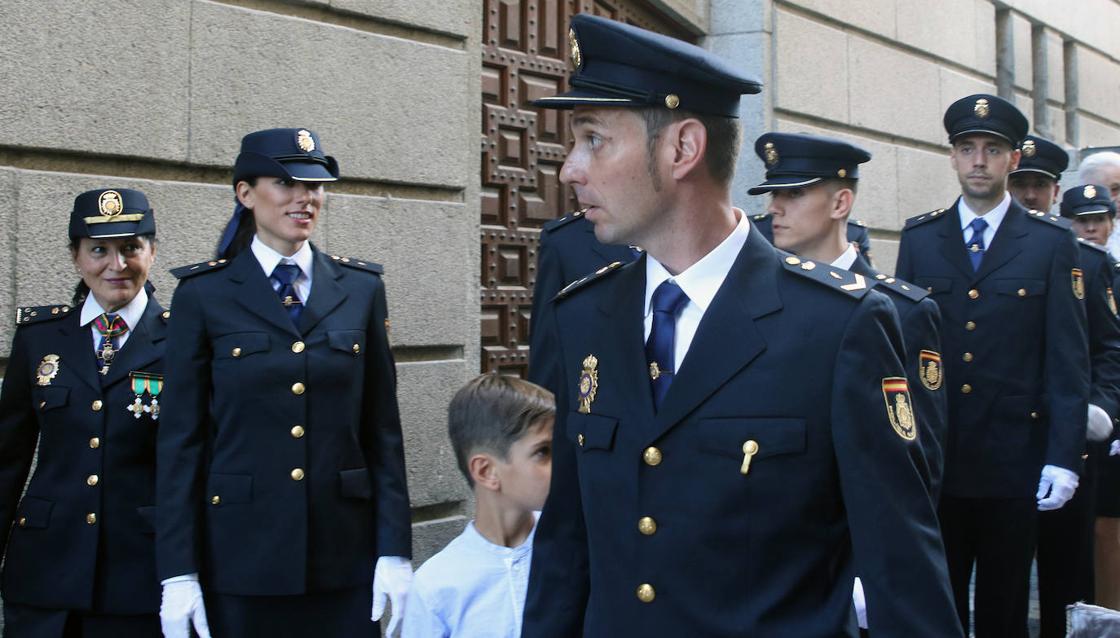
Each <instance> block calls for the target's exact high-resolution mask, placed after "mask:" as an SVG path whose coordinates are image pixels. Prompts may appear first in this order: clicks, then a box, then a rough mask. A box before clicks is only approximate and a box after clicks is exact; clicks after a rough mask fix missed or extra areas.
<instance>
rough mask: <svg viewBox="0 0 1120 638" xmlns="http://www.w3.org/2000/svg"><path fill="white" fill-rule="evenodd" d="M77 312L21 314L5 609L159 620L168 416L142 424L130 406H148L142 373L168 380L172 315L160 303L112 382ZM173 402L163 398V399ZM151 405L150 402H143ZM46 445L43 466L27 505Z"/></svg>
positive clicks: (6, 453)
mask: <svg viewBox="0 0 1120 638" xmlns="http://www.w3.org/2000/svg"><path fill="white" fill-rule="evenodd" d="M77 310H78V309H77V308H70V307H69V306H53V307H51V306H45V307H41V308H21V309H20V313H19V314H20V319H19V321H18V323H19V324H20V326H19V328H18V329H17V331H16V336H15V339H14V341H13V343H12V352H11V358H10V359H9V361H8V370H7V374H6V375H5V377H4V388H3V392H2V393H0V529H2V530H3V533H2V534H0V538H4V539H5V540H7V562H6V564H5V566H4V590H3V591H4V601H5V602H9V603H20V604H23V605H32V606H36V607H45V608H51V609H71V610H83V611H92V612H95V613H103V614H151V613H155V612H157V611H159V597H160V588H159V580H158V579H157V578H156V565H155V543H154V540H155V539H154V528H153V524H154V511H153V510H154V505H155V485H154V483H155V462H156V431H157V430H158V425H159V424H160V423H161V422H162V418H160V419H158V420H153V419H152V415H151V413H141V416H140V418H136V417H134V416H133V413H132V412H129V411H128V410H127V409H126V408H127V407H128V406H129V405H130V404H132V403H133V401H134V399H135V398H136V394H135V393H134V392H133V391H132V383H131V382H130V379H131V375H130V373H132V372H144V373H149V374H153V375H158V374H162V373H163V365H164V345H165V341H164V336H165V331H166V326H165V325H164V324H165V318H164V315H163V308H161V307H160V305H159V303H158V302H157V301H156V300H155V298H154V297H150V296H149V298H148V305H147V307H146V308H145V310H144V314H143V315H142V316H141V319H140V321H139V322H138V323H137V325H136V327H135V329H134V330H133V331H132V334H131V335H130V336H129V338H128V340H127V341H125V343H124V346H123V347H122V348H121V349H120V351H119V352H118V353H117V355H116V358H115V359H114V360H113V364H112V366H111V367H110V368H109V373H108V374H107V375H105V376H104V377H102V376H101V375H100V374H98V365H97V360H96V358H95V357H94V352H93V349H94V344H93V337H92V336H91V332H90V329H89V326H88V325H87V326H80V325H78V318H79V315H80V313H79V312H77ZM32 313H34V316H32ZM50 355H56V356H57V357H58V359H57V373H56V374H55V375H54V377H53V378H51V377H50V374H49V372H50V366H48V365H44V361H45V360H46V359H47V357H49V356H50ZM41 373H45V374H41ZM40 379H42V381H40ZM162 398H163V397H162V393H159V395H158V397H157V400H159V399H162ZM150 399H151V397H150V396H148V395H145V396H144V397H143V402H144V403H145V404H147V403H149V402H150ZM37 439H41V440H40V445H39V457H38V465H37V466H36V469H35V475H34V477H33V478H32V479H31V483H30V485H29V486H28V487H27V494H26V495H25V496H24V497H23V500H22V501H20V500H19V498H20V492H21V491H22V489H23V485H24V481H25V480H26V478H27V472H28V469H29V467H30V465H31V459H32V456H33V454H34V452H35V444H36V440H37ZM17 501H18V502H19V504H18V506H17ZM13 523H14V525H13ZM9 528H11V530H12V531H11V536H10V537H9V536H8V529H9ZM3 549H4V548H3V546H2V545H0V551H2V550H3Z"/></svg>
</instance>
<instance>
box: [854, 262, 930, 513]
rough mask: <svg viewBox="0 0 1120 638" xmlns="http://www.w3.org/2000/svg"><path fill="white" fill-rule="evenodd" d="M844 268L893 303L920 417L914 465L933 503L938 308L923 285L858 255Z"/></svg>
mask: <svg viewBox="0 0 1120 638" xmlns="http://www.w3.org/2000/svg"><path fill="white" fill-rule="evenodd" d="M848 270H850V271H852V272H854V273H859V274H861V275H863V276H864V277H867V278H868V280H869V281H874V282H875V283H876V287H877V288H878V289H879V290H880V291H882V292H883V293H884V294H886V295H887V297H889V298H890V300H891V301H893V302H894V309H895V310H896V311H897V312H898V320H899V323H900V324H901V325H902V340H903V343H904V344H905V346H906V357H905V359H904V360H903V363H904V364H905V367H906V377H907V378H908V379H909V380H910V394H911V396H913V398H914V413H915V415H916V416H917V419H918V431H919V433H920V436H919V437H918V443H919V444H920V447H921V452H922V455H921V457H920V458H919V459H915V465H917V466H918V467H919V468H921V469H924V470H925V472H926V483H927V485H928V486H929V493H930V496H931V497H932V498H933V502H934V503H937V500H938V496H939V495H940V493H941V474H942V471H943V469H944V453H943V448H944V447H945V433H946V429H947V427H948V424H947V421H946V419H947V418H948V412H949V404H948V397H947V396H946V393H945V374H944V371H945V368H944V366H943V364H942V361H941V311H940V310H938V309H937V303H935V302H934V301H933V300H932V299H930V298H929V293H928V292H927V291H926V289H925V288H922V287H920V286H917V285H915V284H911V283H909V282H905V281H901V280H899V279H896V278H894V277H888V276H887V275H884V274H882V273H880V272H879V271H877V270H875V269H874V268H872V267H871V265H870V264H868V263H867V261H866V260H865V259H864V258H863V256H862V255H857V256H856V260H855V262H853V263H852V267H851V268H849V269H848Z"/></svg>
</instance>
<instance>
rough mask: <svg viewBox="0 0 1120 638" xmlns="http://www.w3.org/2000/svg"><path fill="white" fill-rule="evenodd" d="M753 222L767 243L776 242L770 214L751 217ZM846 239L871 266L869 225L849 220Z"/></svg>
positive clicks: (856, 220)
mask: <svg viewBox="0 0 1120 638" xmlns="http://www.w3.org/2000/svg"><path fill="white" fill-rule="evenodd" d="M751 222H752V223H753V224H754V227H755V228H757V229H758V232H760V233H762V236H763V237H765V238H766V239H767V241H769V242H771V243H773V242H774V229H773V226H772V223H773V220H772V219H771V218H770V214H769V213H759V214H758V215H754V216H753V217H751ZM845 237H846V238H847V241H848V242H849V243H850V244H852V245H853V246H854V247H855V249H856V250H858V251H859V254H860V256H861V257H863V260H864V261H866V262H867V265H868V266H870V265H871V264H872V259H871V236H870V234H869V233H868V232H867V224H865V223H863V222H862V221H860V220H858V219H849V220H848V223H847V224H846V228H845Z"/></svg>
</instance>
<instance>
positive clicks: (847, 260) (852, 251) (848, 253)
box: [831, 244, 859, 270]
mask: <svg viewBox="0 0 1120 638" xmlns="http://www.w3.org/2000/svg"><path fill="white" fill-rule="evenodd" d="M858 255H859V252H858V251H857V250H856V247H855V246H853V245H851V244H848V248H847V249H846V250H844V252H842V253H840V256H839V257H837V258H836V260H835V261H833V262H832V264H831V265H832V266H834V267H836V268H841V269H843V270H851V269H852V264H854V263H856V256H858Z"/></svg>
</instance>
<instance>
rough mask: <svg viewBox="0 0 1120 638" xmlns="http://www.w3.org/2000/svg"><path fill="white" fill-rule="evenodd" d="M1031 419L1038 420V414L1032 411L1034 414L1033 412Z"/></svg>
mask: <svg viewBox="0 0 1120 638" xmlns="http://www.w3.org/2000/svg"><path fill="white" fill-rule="evenodd" d="M1031 418H1032V419H1037V418H1038V412H1033V411H1032V412H1031Z"/></svg>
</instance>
